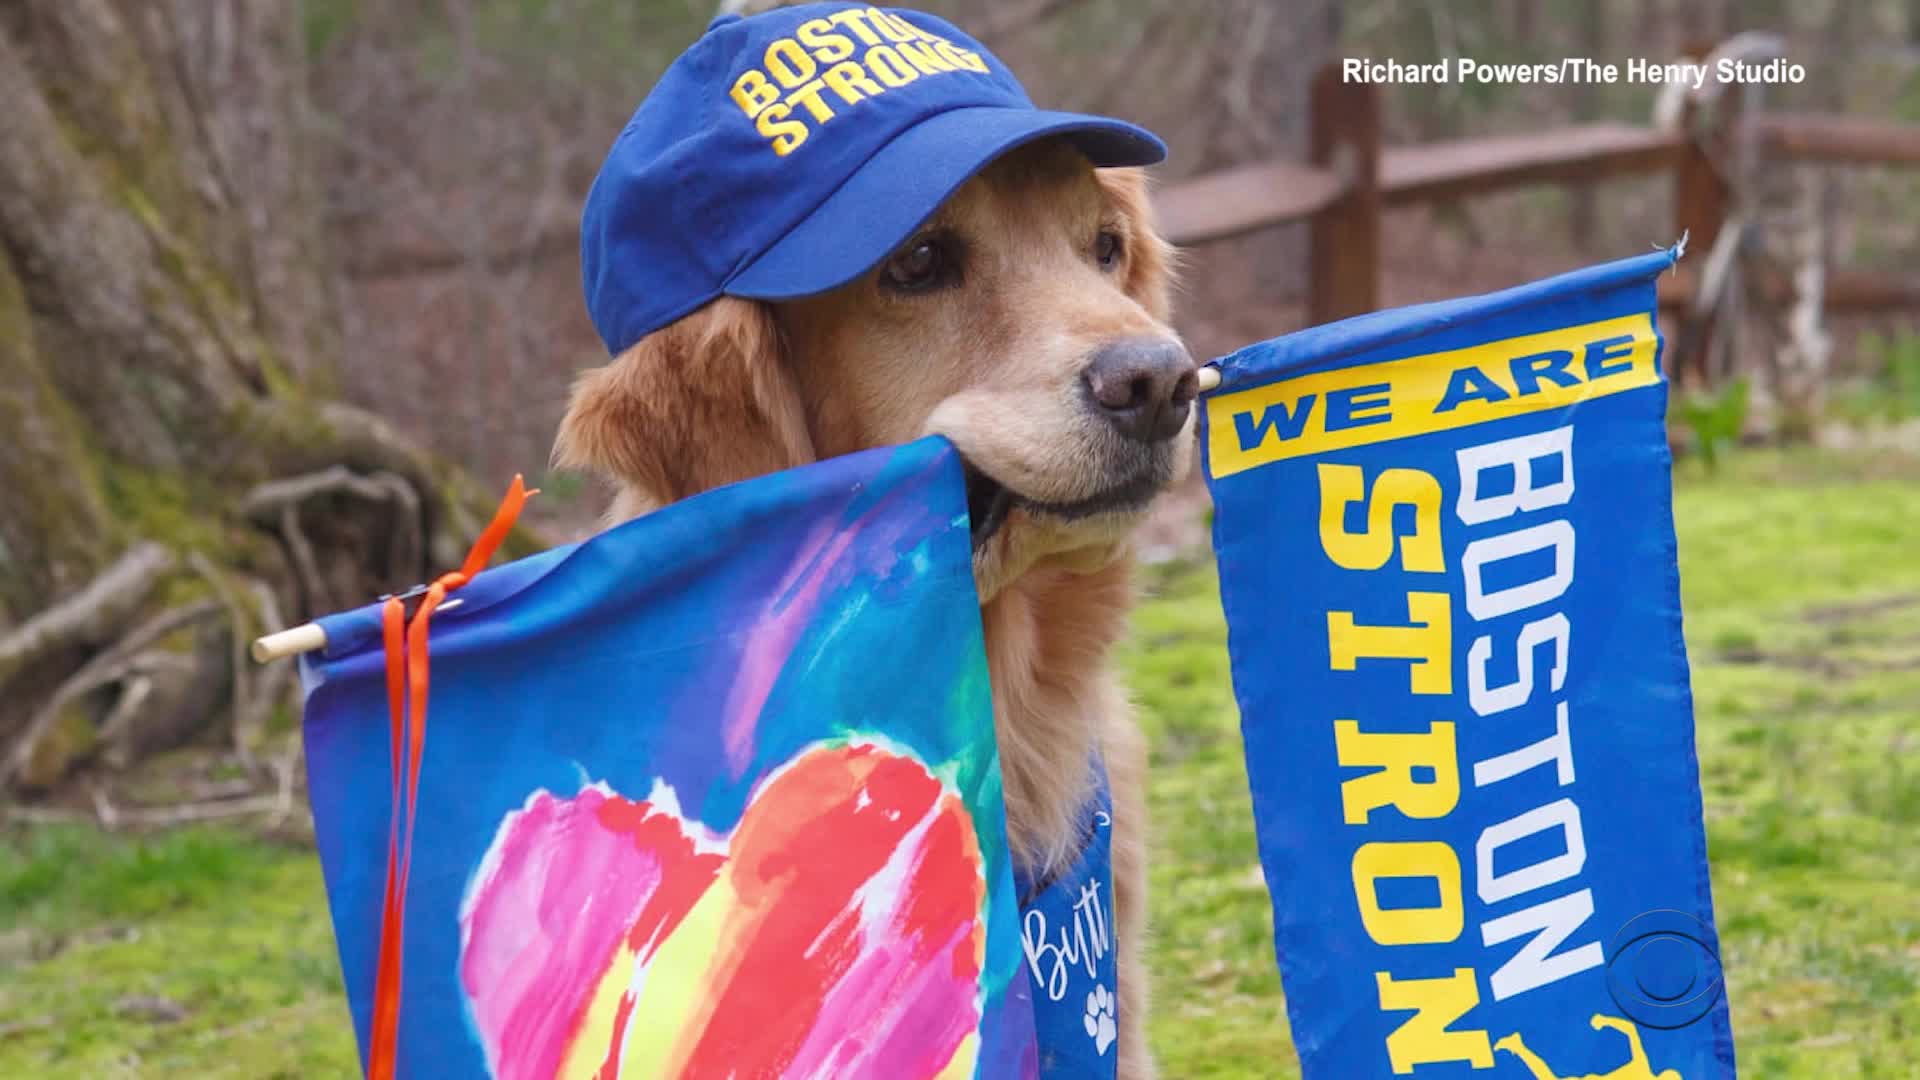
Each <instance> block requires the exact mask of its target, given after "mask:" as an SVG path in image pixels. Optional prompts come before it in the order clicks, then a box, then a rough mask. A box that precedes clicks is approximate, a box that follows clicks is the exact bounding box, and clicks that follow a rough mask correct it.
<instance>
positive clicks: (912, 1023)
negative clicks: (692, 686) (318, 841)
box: [460, 743, 986, 1080]
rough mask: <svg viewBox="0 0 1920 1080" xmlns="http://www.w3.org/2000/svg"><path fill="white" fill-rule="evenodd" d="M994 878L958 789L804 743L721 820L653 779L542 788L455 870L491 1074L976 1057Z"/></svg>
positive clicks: (867, 1064)
mask: <svg viewBox="0 0 1920 1080" xmlns="http://www.w3.org/2000/svg"><path fill="white" fill-rule="evenodd" d="M985 896H986V882H985V877H984V869H983V864H982V860H981V856H980V851H979V848H978V846H977V843H976V840H975V835H974V830H973V823H972V820H971V818H970V816H969V815H968V812H967V809H966V806H965V804H964V803H963V801H962V800H961V798H960V796H959V794H958V792H956V791H955V790H954V789H953V788H952V787H950V786H949V785H948V784H946V783H944V782H943V781H941V780H940V779H939V778H937V777H935V776H934V775H933V774H932V773H931V772H930V771H929V770H928V769H927V767H926V766H925V765H923V764H921V763H920V762H919V761H917V760H915V759H913V758H911V757H907V756H905V755H903V754H901V753H899V752H897V751H895V750H892V749H888V748H883V747H880V746H876V745H873V744H867V743H860V744H844V743H843V744H821V743H816V744H814V745H812V746H810V747H809V748H807V749H805V750H803V751H802V752H800V753H799V754H797V755H795V756H794V757H793V758H792V759H791V760H789V761H788V762H787V763H786V764H785V765H783V766H782V767H781V768H779V769H778V770H776V771H775V772H774V773H772V774H771V775H769V776H768V777H767V778H766V779H765V780H763V781H762V782H761V783H760V784H759V785H758V786H757V787H756V788H755V790H754V793H753V796H752V798H751V800H750V801H749V802H748V804H747V808H746V810H745V812H744V813H743V814H742V816H741V818H740V820H739V822H738V824H737V825H736V826H735V828H734V830H733V831H732V833H731V834H730V835H728V836H725V837H721V836H715V835H712V834H711V833H710V832H708V831H707V830H706V829H704V828H703V827H702V826H700V825H699V824H698V823H697V822H689V821H687V820H686V819H685V818H684V817H683V816H682V815H681V813H680V811H679V808H678V806H677V805H676V803H675V800H674V797H673V793H672V791H671V790H669V789H667V788H666V787H665V786H664V785H656V787H655V790H654V791H653V793H651V794H650V795H649V797H648V798H647V799H646V800H642V801H635V800H632V799H629V798H627V797H626V796H624V795H621V794H619V793H617V792H614V791H611V790H609V789H608V788H607V787H606V786H605V785H601V784H594V785H589V786H586V787H583V788H582V789H581V790H580V791H579V792H578V793H577V794H575V795H573V796H572V797H568V798H562V797H558V796H555V795H553V794H552V793H550V792H547V791H544V790H542V791H537V792H535V793H534V794H533V795H532V796H530V797H529V798H528V799H527V801H526V802H525V804H524V805H523V806H522V808H521V809H518V810H515V811H512V812H510V813H508V814H507V815H506V817H505V819H504V820H502V822H501V824H500V828H499V830H498V832H497V834H496V835H495V837H494V841H493V843H492V844H491V845H490V846H489V848H488V849H487V853H486V855H485V857H484V858H483V859H482V861H481V864H480V868H479V870H478V872H477V873H475V874H474V876H473V878H472V880H471V881H470V882H469V884H468V886H467V890H466V894H465V897H464V900H463V902H462V904H461V908H460V981H461V984H462V987H463V989H464V991H465V993H466V996H467V1003H468V1009H469V1015H470V1017H471V1018H472V1020H473V1023H474V1025H475V1028H476V1030H477V1032H478V1034H479V1036H480V1040H481V1043H482V1045H483V1046H484V1048H485V1052H486V1057H487V1063H488V1065H489V1067H490V1070H491V1071H492V1073H493V1074H494V1075H495V1076H497V1077H500V1078H502V1080H532V1078H539V1080H547V1078H553V1077H563V1078H576V1077H578V1078H596V1080H598V1078H607V1080H611V1078H614V1077H619V1076H627V1077H648V1078H653V1077H695V1076H716V1075H733V1076H740V1077H774V1076H779V1077H796V1078H797V1077H823V1078H824V1077H862V1076H867V1077H884V1078H887V1080H937V1078H944V1077H965V1076H971V1075H973V1069H974V1058H975V1056H976V1053H977V1051H978V1035H977V1029H978V1026H979V1016H980V1001H979V990H978V978H979V974H980V969H981V964H982V962H983V956H984V949H985V943H986V931H985V926H984V924H983V922H982V917H981V908H982V903H983V901H984V899H985Z"/></svg>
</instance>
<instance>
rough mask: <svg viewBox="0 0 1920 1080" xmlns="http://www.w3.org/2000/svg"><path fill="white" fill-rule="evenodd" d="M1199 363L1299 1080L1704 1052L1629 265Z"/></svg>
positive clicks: (1726, 1058)
mask: <svg viewBox="0 0 1920 1080" xmlns="http://www.w3.org/2000/svg"><path fill="white" fill-rule="evenodd" d="M1674 258H1675V255H1674V253H1671V252H1661V253H1656V254H1652V255H1648V256H1644V257H1641V258H1637V259H1628V260H1623V261H1621V262H1617V263H1611V264H1608V265H1605V266H1599V267H1594V268H1590V269H1587V270H1583V271H1579V272H1577V273H1572V274H1567V275H1564V276H1561V277H1557V278H1553V279H1551V280H1548V281H1544V282H1539V283H1536V284H1533V285H1528V286H1525V287H1522V288H1518V289H1512V290H1509V291H1506V292H1502V293H1496V294H1493V295H1490V296H1484V297H1476V298H1471V299H1466V300H1460V301H1453V302H1448V303H1442V304H1431V305H1425V306H1421V307H1413V308H1405V309H1400V310H1394V311H1385V312H1380V313H1377V314H1373V315H1368V316H1365V317H1362V318H1358V319H1351V320H1347V321H1345V322H1341V323H1336V324H1332V325H1328V326H1322V327H1316V328H1314V329H1311V330H1308V331H1305V332H1303V333H1298V334H1293V335H1290V336H1287V337H1283V338H1279V339H1276V340H1273V341H1268V342H1265V343H1262V344H1259V345H1254V346H1251V347H1249V348H1246V349H1243V350H1241V351H1240V352H1237V353H1235V354H1233V355H1231V356H1229V357H1227V358H1225V359H1224V360H1222V361H1220V367H1221V374H1222V383H1221V385H1220V387H1219V388H1218V389H1217V390H1215V391H1213V392H1212V393H1210V394H1209V395H1207V397H1206V399H1205V402H1204V405H1205V407H1204V410H1203V416H1202V421H1201V423H1202V428H1201V440H1202V446H1203V461H1204V467H1205V470H1206V476H1207V482H1208V485H1209V487H1210V489H1211V491H1212V495H1213V500H1214V505H1215V517H1214V526H1213V529H1214V546H1215V549H1216V552H1217V554H1218V558H1219V567H1220V591H1221V599H1222V603H1223V604H1224V606H1225V609H1226V615H1227V624H1228V643H1229V651H1230V653H1231V657H1232V665H1233V682H1234V691H1235V694H1236V696H1237V697H1238V699H1239V702H1240V708H1241V715H1242V725H1243V729H1244V735H1245V740H1246V750H1247V772H1248V779H1249V781H1250V783H1251V786H1252V791H1253V806H1254V814H1255V817H1256V824H1257V828H1258V835H1259V844H1260V858H1261V863H1262V866H1263V869H1264V871H1265V873H1266V878H1267V882H1268V885H1269V888H1270V890H1271V892H1272V896H1273V904H1274V939H1275V940H1274V944H1275V949H1276V952H1277V954H1278V957H1279V961H1280V969H1281V975H1282V980H1283V983H1284V986H1285V990H1286V996H1287V1011H1288V1017H1289V1020H1290V1022H1291V1024H1292V1027H1293V1037H1294V1042H1295V1044H1296V1046H1297V1047H1298V1049H1299V1053H1300V1058H1301V1061H1302V1065H1303V1068H1304V1071H1305V1075H1306V1077H1308V1078H1309V1080H1319V1078H1331V1080H1352V1078H1356V1077H1391V1076H1404V1075H1415V1076H1420V1077H1432V1078H1436V1080H1444V1078H1447V1077H1468V1076H1474V1077H1479V1076H1491V1077H1495V1078H1500V1077H1510V1078H1514V1080H1522V1078H1532V1080H1550V1078H1566V1080H1571V1078H1576V1077H1581V1078H1586V1077H1609V1078H1615V1080H1631V1078H1639V1080H1655V1078H1658V1080H1720V1078H1726V1077H1732V1076H1733V1075H1734V1065H1733V1037H1732V1033H1731V1031H1730V1029H1729V1026H1728V1021H1727V1013H1726V1005H1725V1000H1724V995H1723V992H1722V990H1723V987H1722V981H1721V978H1722V977H1721V972H1720V967H1719V961H1718V942H1717V939H1716V937H1715V933H1714V928H1713V908H1712V899H1711V896H1710V893H1709V887H1708V879H1707V861H1706V845H1705V839H1704V833H1703V830H1702V827H1701V818H1700V789H1699V777H1698V767H1697V764H1696V762H1695V758H1694V744H1693V716H1692V699H1691V697H1690V694H1689V691H1688V683H1687V660H1686V650H1685V646H1684V644H1683V642H1682V639H1681V634H1680V605H1679V579H1678V571H1677V568H1676V564H1675V557H1674V537H1673V522H1672V509H1671V502H1672V500H1671V479H1670V464H1671V463H1670V458H1669V455H1668V449H1667V443H1666V429H1665V424H1664V418H1665V413H1666V400H1667V387H1666V383H1665V381H1664V379H1663V378H1662V376H1661V373H1660V348H1661V338H1660V335H1659V333H1658V331H1657V329H1656V326H1655V321H1654V284H1655V279H1656V278H1657V277H1658V275H1659V274H1660V272H1661V271H1662V270H1664V269H1666V268H1667V267H1668V266H1669V265H1671V263H1672V261H1673V259H1674Z"/></svg>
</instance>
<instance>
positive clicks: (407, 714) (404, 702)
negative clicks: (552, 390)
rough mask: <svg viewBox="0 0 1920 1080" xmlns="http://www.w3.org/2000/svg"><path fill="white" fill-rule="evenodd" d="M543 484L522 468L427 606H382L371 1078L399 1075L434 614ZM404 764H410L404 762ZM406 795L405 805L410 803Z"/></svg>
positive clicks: (391, 602)
mask: <svg viewBox="0 0 1920 1080" xmlns="http://www.w3.org/2000/svg"><path fill="white" fill-rule="evenodd" d="M539 493H540V492H539V489H537V488H536V489H534V490H532V491H529V490H527V488H526V485H525V483H524V482H523V481H522V479H521V478H520V476H519V475H517V474H516V475H515V476H514V478H513V483H512V485H510V486H509V487H508V488H507V495H506V498H504V499H502V500H500V508H499V509H498V510H495V511H494V512H493V520H492V521H490V522H488V523H487V527H486V528H485V529H484V530H482V531H481V533H480V538H479V539H477V540H475V541H474V542H473V547H472V549H470V550H469V551H468V552H467V559H466V561H465V562H464V563H461V564H460V569H458V570H455V571H453V572H452V573H448V574H442V575H440V577H438V578H436V579H435V580H434V582H433V584H432V585H430V586H428V588H427V591H426V595H424V596H422V597H421V598H420V606H419V608H418V609H416V610H415V611H414V613H413V618H412V619H408V618H407V608H406V604H405V603H404V602H403V601H402V600H401V599H400V598H399V597H397V596H390V597H388V598H387V601H386V604H385V605H384V606H383V607H382V608H381V609H380V632H381V639H382V642H383V644H384V646H385V648H386V654H387V720H388V728H389V742H388V749H389V754H388V759H387V760H388V767H389V769H390V773H389V775H390V776H391V777H392V785H391V789H390V791H391V798H392V800H393V801H392V803H391V804H390V805H391V806H392V807H393V817H392V823H391V825H390V826H389V827H388V830H387V883H386V895H385V897H384V899H383V900H382V903H381V912H380V959H379V964H378V966H376V967H375V969H374V977H373V1031H372V1036H371V1038H370V1040H369V1045H368V1047H367V1077H368V1080H392V1078H393V1075H394V1071H395V1069H396V1068H397V1062H398V1057H397V1055H398V1052H399V1034H400V945H401V936H402V932H403V930H404V927H405V913H406V906H407V872H408V869H409V868H410V867H411V865H412V863H413V821H414V805H415V802H416V799H417V797H418V795H419V794H420V790H419V787H420V751H421V749H422V748H423V747H424V746H425V745H426V735H427V621H428V619H430V618H431V617H432V615H433V610H434V609H435V608H437V607H439V606H440V602H441V601H442V600H445V599H446V598H447V594H448V593H450V592H452V591H453V590H455V589H457V588H459V587H460V586H462V585H465V584H466V583H467V582H468V581H471V580H472V579H473V576H474V575H475V574H478V573H479V572H480V571H481V570H484V569H485V568H486V565H487V562H488V560H490V559H492V558H493V552H494V549H495V548H498V547H499V546H500V542H501V541H502V540H505V539H506V537H507V534H508V533H509V532H511V531H512V530H513V523H514V521H516V520H517V519H518V518H519V517H520V510H521V508H522V507H523V506H525V505H526V502H527V500H528V499H529V498H531V497H533V496H534V495H538V494H539ZM403 764H404V770H403V768H402V766H403ZM403 803H404V809H403Z"/></svg>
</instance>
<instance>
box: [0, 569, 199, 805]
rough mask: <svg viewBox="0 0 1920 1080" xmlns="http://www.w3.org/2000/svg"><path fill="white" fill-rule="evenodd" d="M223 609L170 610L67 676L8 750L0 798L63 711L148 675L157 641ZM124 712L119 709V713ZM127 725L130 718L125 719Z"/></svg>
mask: <svg viewBox="0 0 1920 1080" xmlns="http://www.w3.org/2000/svg"><path fill="white" fill-rule="evenodd" d="M219 610H220V605H219V604H218V603H216V602H214V601H212V600H201V601H198V602H195V603H192V604H184V605H182V606H180V607H176V608H169V609H167V610H166V611H163V612H161V613H160V614H158V615H155V616H154V617H153V618H151V619H148V620H147V621H146V622H144V623H142V624H141V625H140V626H138V627H136V628H135V629H134V630H133V631H131V632H130V633H128V634H127V635H126V636H125V637H123V638H121V639H120V640H119V641H118V642H116V643H115V644H114V645H113V646H112V647H110V648H109V649H107V650H106V651H105V652H103V653H101V654H99V655H98V656H95V657H94V658H93V659H91V660H89V661H87V662H86V663H85V664H82V665H81V666H80V670H78V671H76V672H74V673H73V674H72V675H70V676H68V677H67V680H66V681H65V682H63V683H61V684H60V685H59V687H58V688H56V689H55V690H54V692H53V694H52V696H50V697H49V698H47V700H46V701H44V702H42V703H41V705H40V707H39V709H37V710H35V712H34V714H33V718H32V719H31V720H29V721H27V726H26V728H25V730H23V731H22V732H21V733H20V736H19V737H18V738H16V739H15V740H14V742H13V745H12V746H11V747H10V748H8V751H7V755H6V757H5V758H4V759H0V796H4V795H5V794H6V793H7V791H8V790H9V788H10V787H11V786H12V784H13V782H14V781H15V780H16V779H17V778H18V777H19V776H20V773H21V771H22V770H24V769H25V768H26V767H27V764H28V762H29V761H31V760H32V758H33V753H34V750H35V749H37V748H38V747H39V745H40V740H41V739H43V738H45V737H46V734H47V732H48V731H49V730H50V729H51V728H52V727H53V722H54V721H55V720H56V719H58V718H59V716H60V711H61V710H62V709H64V708H66V707H67V706H68V705H69V704H71V703H72V702H74V701H76V700H78V699H79V698H81V697H82V696H84V695H86V694H89V693H92V692H93V691H95V690H99V689H102V688H104V687H107V686H111V685H113V684H114V683H117V682H122V681H124V680H126V679H128V678H130V677H132V676H134V675H139V674H144V672H142V671H141V670H140V660H141V654H142V652H143V651H144V650H145V649H146V648H147V647H148V646H149V645H152V644H153V643H154V642H156V641H158V640H160V639H161V638H163V637H165V636H166V635H168V634H170V633H172V632H173V631H175V630H177V629H179V628H180V627H183V626H186V625H188V624H190V623H193V622H195V621H196V620H199V619H203V618H206V617H207V616H209V615H212V614H214V613H216V612H218V611H219ZM120 711H121V710H120V709H119V708H118V707H117V706H116V708H115V713H119V712H120ZM122 719H123V722H124V721H125V719H127V718H122Z"/></svg>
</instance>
